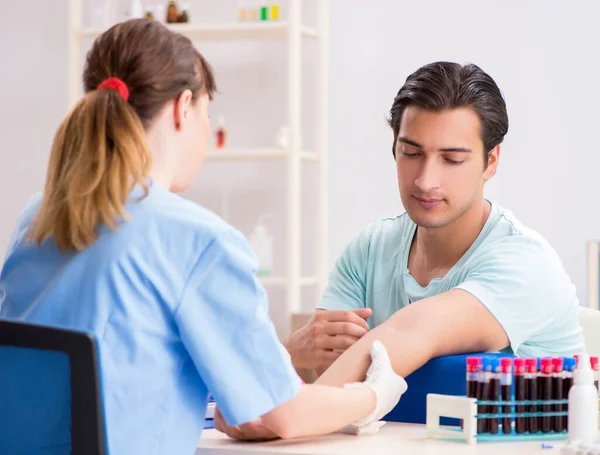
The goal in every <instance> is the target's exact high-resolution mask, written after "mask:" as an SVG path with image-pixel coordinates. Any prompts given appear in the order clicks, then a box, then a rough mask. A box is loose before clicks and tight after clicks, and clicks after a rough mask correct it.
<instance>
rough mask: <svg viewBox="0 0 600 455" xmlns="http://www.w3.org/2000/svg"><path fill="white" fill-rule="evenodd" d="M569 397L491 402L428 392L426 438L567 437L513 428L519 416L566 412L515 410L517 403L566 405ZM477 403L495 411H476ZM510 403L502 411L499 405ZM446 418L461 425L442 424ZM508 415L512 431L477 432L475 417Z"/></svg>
mask: <svg viewBox="0 0 600 455" xmlns="http://www.w3.org/2000/svg"><path fill="white" fill-rule="evenodd" d="M567 403H568V400H566V399H562V400H534V401H532V400H521V401H518V400H511V401H500V400H498V401H490V400H479V401H478V400H477V399H476V398H469V397H464V396H451V395H439V394H433V393H432V394H428V395H427V420H426V425H427V437H428V438H432V439H446V440H456V441H464V442H467V443H470V444H474V443H476V442H502V441H513V442H514V441H556V440H562V439H566V438H567V431H566V430H563V431H561V432H555V431H551V432H549V433H542V432H541V430H539V431H537V432H536V433H528V432H525V433H517V432H516V431H515V427H514V422H515V419H516V418H519V417H550V418H552V417H555V416H565V415H567V412H566V411H547V412H546V411H541V412H516V411H515V409H516V406H530V405H551V406H554V405H562V404H567ZM478 405H479V406H496V407H497V409H498V412H497V413H493V414H491V413H481V414H478V412H477V409H478ZM503 406H504V407H506V406H510V409H511V412H509V413H503V412H502V407H503ZM442 417H449V418H454V419H461V420H462V425H461V426H441V425H440V418H442ZM507 417H508V418H510V419H511V422H512V425H511V432H510V433H503V432H502V428H501V427H500V426H499V428H498V433H497V434H492V433H479V434H478V433H477V421H478V419H492V418H494V419H502V418H507Z"/></svg>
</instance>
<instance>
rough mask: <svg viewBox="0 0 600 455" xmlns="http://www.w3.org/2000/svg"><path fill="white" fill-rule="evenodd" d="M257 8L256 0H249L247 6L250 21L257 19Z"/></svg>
mask: <svg viewBox="0 0 600 455" xmlns="http://www.w3.org/2000/svg"><path fill="white" fill-rule="evenodd" d="M259 9H260V7H259V6H258V3H257V0H250V1H249V5H248V7H247V10H246V11H247V13H248V19H250V20H251V21H257V20H258V18H259V16H260V15H259Z"/></svg>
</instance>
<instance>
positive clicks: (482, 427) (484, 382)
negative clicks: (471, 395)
mask: <svg viewBox="0 0 600 455" xmlns="http://www.w3.org/2000/svg"><path fill="white" fill-rule="evenodd" d="M491 375H492V364H491V362H490V359H489V358H487V357H484V358H483V359H482V361H481V374H480V375H479V381H478V383H477V400H481V401H486V400H488V397H489V396H490V379H491ZM488 409H489V408H488V406H487V405H485V404H480V405H478V406H477V414H487V412H488ZM487 429H488V424H487V419H486V418H478V419H477V433H486V432H487Z"/></svg>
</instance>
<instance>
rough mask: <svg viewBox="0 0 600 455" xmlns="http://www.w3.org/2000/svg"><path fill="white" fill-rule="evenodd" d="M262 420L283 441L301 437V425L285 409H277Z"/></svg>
mask: <svg viewBox="0 0 600 455" xmlns="http://www.w3.org/2000/svg"><path fill="white" fill-rule="evenodd" d="M284 406H285V405H284ZM262 420H263V423H264V424H265V426H266V427H267V428H268V429H269V430H271V431H272V432H273V433H275V434H276V435H277V436H278V437H279V438H281V439H293V438H297V437H299V436H301V435H300V432H301V425H300V424H299V423H298V422H296V421H295V419H293V418H292V416H291V415H290V413H289V412H286V410H284V409H277V408H276V409H274V410H273V411H271V412H269V413H268V414H266V415H264V416H263V417H262Z"/></svg>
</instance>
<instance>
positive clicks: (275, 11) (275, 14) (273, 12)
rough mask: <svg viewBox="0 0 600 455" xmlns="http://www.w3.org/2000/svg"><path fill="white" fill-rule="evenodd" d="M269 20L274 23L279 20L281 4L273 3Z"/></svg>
mask: <svg viewBox="0 0 600 455" xmlns="http://www.w3.org/2000/svg"><path fill="white" fill-rule="evenodd" d="M269 19H271V20H272V21H277V20H279V4H278V2H272V3H271V7H270V8H269Z"/></svg>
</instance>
